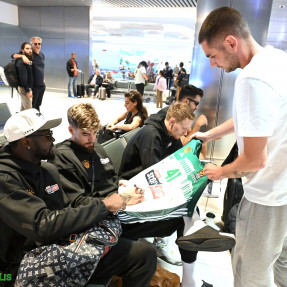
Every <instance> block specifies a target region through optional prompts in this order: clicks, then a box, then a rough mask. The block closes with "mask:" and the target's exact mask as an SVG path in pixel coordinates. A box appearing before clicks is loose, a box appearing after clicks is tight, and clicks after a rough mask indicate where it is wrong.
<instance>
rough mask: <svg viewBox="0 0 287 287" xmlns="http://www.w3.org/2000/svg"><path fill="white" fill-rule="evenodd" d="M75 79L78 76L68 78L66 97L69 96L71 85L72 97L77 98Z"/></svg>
mask: <svg viewBox="0 0 287 287" xmlns="http://www.w3.org/2000/svg"><path fill="white" fill-rule="evenodd" d="M77 79H78V76H74V77H69V83H68V96H71V95H72V94H71V85H73V94H74V97H76V96H77V83H76V82H77Z"/></svg>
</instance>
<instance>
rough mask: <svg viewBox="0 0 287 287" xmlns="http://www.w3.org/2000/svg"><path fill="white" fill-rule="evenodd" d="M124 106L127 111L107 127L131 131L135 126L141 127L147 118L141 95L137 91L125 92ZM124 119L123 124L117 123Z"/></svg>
mask: <svg viewBox="0 0 287 287" xmlns="http://www.w3.org/2000/svg"><path fill="white" fill-rule="evenodd" d="M125 108H126V109H127V111H126V112H125V113H123V114H122V115H120V116H119V117H117V118H116V119H114V120H113V121H112V122H111V124H109V125H108V126H107V129H111V130H117V129H120V130H123V131H126V132H127V131H131V130H133V129H135V128H137V127H141V126H142V125H143V124H144V121H145V120H146V119H147V117H148V114H147V109H146V107H145V106H144V105H143V101H142V96H141V94H140V93H139V92H137V91H134V90H132V91H130V92H127V93H125ZM122 120H125V121H124V123H123V124H117V123H119V122H121V121H122Z"/></svg>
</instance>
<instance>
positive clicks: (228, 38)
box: [223, 35, 238, 52]
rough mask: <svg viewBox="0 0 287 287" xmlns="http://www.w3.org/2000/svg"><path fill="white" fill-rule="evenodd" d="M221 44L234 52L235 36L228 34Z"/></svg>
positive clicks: (236, 42)
mask: <svg viewBox="0 0 287 287" xmlns="http://www.w3.org/2000/svg"><path fill="white" fill-rule="evenodd" d="M223 46H224V47H225V49H226V50H227V51H228V52H236V51H237V48H238V41H237V39H236V37H234V36H231V35H228V36H226V38H225V40H224V42H223Z"/></svg>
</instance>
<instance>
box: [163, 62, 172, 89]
mask: <svg viewBox="0 0 287 287" xmlns="http://www.w3.org/2000/svg"><path fill="white" fill-rule="evenodd" d="M163 75H164V77H165V78H166V86H167V88H168V89H169V88H170V86H171V82H172V77H173V70H172V69H171V68H170V67H169V63H168V62H165V68H164V69H163Z"/></svg>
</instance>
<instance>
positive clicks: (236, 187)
mask: <svg viewBox="0 0 287 287" xmlns="http://www.w3.org/2000/svg"><path fill="white" fill-rule="evenodd" d="M237 156H238V146H237V143H235V144H234V146H233V147H232V149H231V151H230V153H229V155H228V156H227V158H226V159H225V160H224V162H223V163H222V166H224V165H226V164H229V163H231V162H233V161H234V160H235V159H236V158H237ZM243 194H244V190H243V185H242V181H241V178H229V179H228V181H227V186H226V190H225V193H224V199H223V214H222V217H221V219H222V221H223V222H224V227H223V230H224V231H228V232H230V231H231V229H230V227H229V225H230V218H229V216H231V215H230V212H231V210H232V208H233V206H235V205H236V204H238V203H239V202H240V200H241V198H242V196H243ZM235 211H237V210H236V209H233V213H234V214H236V212H235ZM235 220H236V218H235V219H234V221H235Z"/></svg>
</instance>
